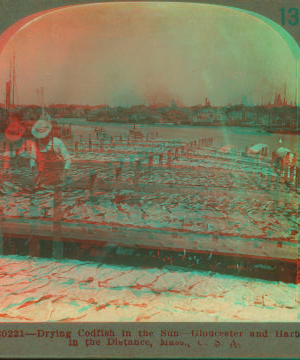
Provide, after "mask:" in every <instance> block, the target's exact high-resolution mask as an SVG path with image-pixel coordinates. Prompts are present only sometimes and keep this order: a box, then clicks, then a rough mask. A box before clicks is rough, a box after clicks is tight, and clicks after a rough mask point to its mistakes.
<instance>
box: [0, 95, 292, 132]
mask: <svg viewBox="0 0 300 360" xmlns="http://www.w3.org/2000/svg"><path fill="white" fill-rule="evenodd" d="M45 110H46V111H47V112H48V113H49V114H50V116H51V117H52V118H53V119H57V120H58V119H65V120H66V121H67V120H68V119H69V121H70V122H71V119H75V118H77V119H78V118H80V119H85V120H87V121H92V122H103V123H136V124H152V125H153V124H158V125H159V124H162V125H192V126H222V125H223V126H247V127H260V128H265V129H266V130H270V131H272V129H274V130H276V129H285V130H287V131H297V107H296V106H295V105H287V104H284V103H282V104H281V105H279V104H276V103H273V104H268V105H256V106H254V105H253V106H249V105H244V104H239V105H230V104H228V105H227V106H211V105H210V104H209V101H208V100H207V101H206V104H205V105H196V106H190V107H179V106H177V105H176V103H175V102H173V103H172V105H171V106H166V105H164V104H157V105H152V106H145V105H140V106H131V107H125V106H118V107H110V106H105V105H104V106H103V105H102V106H78V105H54V104H52V105H50V106H48V107H45ZM9 111H12V112H13V113H14V114H15V115H16V116H17V118H19V119H20V121H26V120H27V121H36V120H37V119H38V118H39V116H40V113H41V106H36V105H31V106H30V105H27V106H14V107H12V106H10V110H8V108H7V107H6V106H5V105H3V104H2V105H1V104H0V123H1V125H2V126H1V127H4V126H5V124H6V122H7V119H8V118H9Z"/></svg>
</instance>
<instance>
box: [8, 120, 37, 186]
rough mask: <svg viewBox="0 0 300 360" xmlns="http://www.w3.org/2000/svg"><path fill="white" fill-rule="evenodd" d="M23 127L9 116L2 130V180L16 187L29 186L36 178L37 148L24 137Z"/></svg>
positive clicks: (33, 183)
mask: <svg viewBox="0 0 300 360" xmlns="http://www.w3.org/2000/svg"><path fill="white" fill-rule="evenodd" d="M24 134H25V127H24V126H23V125H22V124H21V123H20V122H19V121H18V120H17V119H16V118H15V117H11V118H10V121H9V124H8V126H7V128H6V129H5V131H4V135H5V138H6V140H7V141H6V146H5V151H4V163H3V167H4V179H3V180H4V181H5V180H7V181H9V182H10V183H11V184H12V185H17V186H18V187H21V188H23V189H24V188H25V189H27V190H28V188H31V187H32V186H34V185H35V184H36V181H37V179H38V176H37V174H38V172H37V161H36V160H37V150H36V146H35V143H34V142H33V141H31V140H28V139H26V138H25V137H24Z"/></svg>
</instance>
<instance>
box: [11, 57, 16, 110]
mask: <svg viewBox="0 0 300 360" xmlns="http://www.w3.org/2000/svg"><path fill="white" fill-rule="evenodd" d="M15 62H16V56H15V55H14V56H13V63H12V106H13V107H14V106H15V90H16V89H15V87H16V66H15Z"/></svg>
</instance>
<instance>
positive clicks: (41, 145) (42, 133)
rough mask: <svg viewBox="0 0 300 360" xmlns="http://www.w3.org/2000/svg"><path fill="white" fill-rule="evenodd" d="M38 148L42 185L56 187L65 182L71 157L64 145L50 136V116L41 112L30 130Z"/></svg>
mask: <svg viewBox="0 0 300 360" xmlns="http://www.w3.org/2000/svg"><path fill="white" fill-rule="evenodd" d="M31 133H32V135H33V136H34V137H35V138H36V141H37V148H38V153H39V154H38V161H39V171H40V174H41V176H42V177H43V183H45V184H52V185H55V184H56V185H58V183H61V182H65V183H66V182H67V181H68V179H69V174H68V173H69V169H70V166H71V157H70V154H69V152H68V150H67V149H66V147H65V145H64V143H63V142H62V141H61V140H60V139H59V138H57V137H54V136H53V135H52V125H51V118H50V115H49V114H47V113H46V112H43V113H42V115H41V117H40V119H39V120H38V121H37V122H36V123H35V124H34V126H33V127H32V129H31Z"/></svg>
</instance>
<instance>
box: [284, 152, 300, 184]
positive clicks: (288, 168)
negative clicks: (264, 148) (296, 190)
mask: <svg viewBox="0 0 300 360" xmlns="http://www.w3.org/2000/svg"><path fill="white" fill-rule="evenodd" d="M296 162H297V160H296V157H295V156H294V155H293V154H292V153H290V152H288V153H287V154H286V156H285V158H284V159H283V160H282V163H281V168H282V170H283V173H284V180H291V179H292V177H293V175H294V170H295V167H296ZM292 174H293V175H292Z"/></svg>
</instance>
